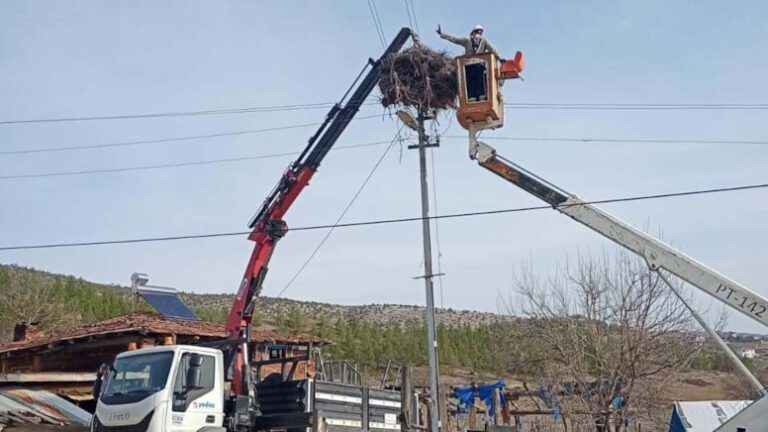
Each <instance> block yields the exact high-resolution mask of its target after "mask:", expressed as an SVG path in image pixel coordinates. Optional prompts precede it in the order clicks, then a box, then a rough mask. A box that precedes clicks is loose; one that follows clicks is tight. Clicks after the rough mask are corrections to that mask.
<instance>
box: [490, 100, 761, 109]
mask: <svg viewBox="0 0 768 432" xmlns="http://www.w3.org/2000/svg"><path fill="white" fill-rule="evenodd" d="M504 106H505V107H507V108H512V109H544V110H718V111H722V110H768V104H669V103H661V104H651V103H525V102H520V103H505V104H504Z"/></svg>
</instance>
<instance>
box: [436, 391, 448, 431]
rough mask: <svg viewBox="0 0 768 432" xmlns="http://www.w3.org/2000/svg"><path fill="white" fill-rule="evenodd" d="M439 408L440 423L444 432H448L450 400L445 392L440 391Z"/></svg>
mask: <svg viewBox="0 0 768 432" xmlns="http://www.w3.org/2000/svg"><path fill="white" fill-rule="evenodd" d="M437 403H438V407H440V423H441V426H442V427H441V429H442V431H443V432H447V431H449V430H450V429H448V399H447V398H446V394H445V391H444V390H442V389H441V390H440V392H439V399H438V400H437Z"/></svg>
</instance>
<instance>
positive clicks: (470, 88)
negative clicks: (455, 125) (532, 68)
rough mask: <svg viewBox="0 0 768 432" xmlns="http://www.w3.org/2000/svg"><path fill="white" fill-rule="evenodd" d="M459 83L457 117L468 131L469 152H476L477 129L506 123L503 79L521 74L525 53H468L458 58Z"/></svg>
mask: <svg viewBox="0 0 768 432" xmlns="http://www.w3.org/2000/svg"><path fill="white" fill-rule="evenodd" d="M456 66H457V72H456V73H457V74H458V83H459V109H458V110H457V111H456V117H457V119H458V121H459V124H461V126H462V127H463V128H464V129H466V130H468V131H469V141H470V149H469V156H470V158H473V159H474V156H475V154H476V152H477V143H476V141H477V133H478V132H479V131H481V130H483V129H496V128H500V127H502V126H504V94H503V93H502V91H501V85H502V82H503V81H504V80H506V79H515V78H520V73H521V72H522V71H523V68H524V67H525V59H524V58H523V53H521V52H520V51H518V52H517V53H516V54H515V57H514V58H513V59H512V60H506V61H500V60H499V58H498V57H497V56H496V54H494V53H490V52H489V53H482V54H475V55H465V56H460V57H457V58H456Z"/></svg>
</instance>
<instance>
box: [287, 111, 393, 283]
mask: <svg viewBox="0 0 768 432" xmlns="http://www.w3.org/2000/svg"><path fill="white" fill-rule="evenodd" d="M402 128H403V126H402V125H400V126H399V127H398V130H397V133H396V134H395V136H394V137H393V138H392V140H391V141H390V142H389V145H388V146H387V147H386V148H385V149H384V152H383V153H382V154H381V156H379V158H378V160H377V161H376V163H375V164H374V165H373V168H371V171H370V172H369V173H368V175H367V176H366V177H365V179H363V182H362V183H361V184H360V186H359V187H358V188H357V191H356V192H355V194H354V195H352V199H350V200H349V203H347V205H346V207H344V210H342V212H341V214H340V215H339V217H338V218H337V219H336V222H335V223H334V225H338V224H339V223H341V221H342V220H343V219H344V217H345V216H346V215H347V212H349V210H350V209H351V208H352V206H353V205H354V204H355V201H357V198H358V197H359V196H360V194H361V193H362V192H363V190H364V189H365V187H366V186H367V185H368V182H369V181H370V180H371V178H373V175H374V174H375V173H376V171H377V170H378V169H379V166H381V163H382V162H383V161H384V158H385V157H387V154H389V151H390V150H391V149H392V146H393V145H394V144H395V142H397V141H398V139H399V138H400V132H401V131H402ZM335 230H336V228H335V226H334V227H331V228H329V229H328V231H327V232H326V233H325V235H324V236H323V238H322V239H320V242H319V243H318V244H317V246H315V248H314V249H313V250H312V252H311V253H310V254H309V256H308V257H307V259H306V260H304V262H303V263H302V264H301V266H299V268H298V269H297V270H296V273H294V274H293V276H292V277H291V278H290V279H289V280H288V282H287V283H286V284H285V285H284V286H283V288H282V289H281V290H280V292H279V293H278V294H277V297H278V298H280V297H281V296H282V295H283V294H284V293H285V291H287V290H288V288H290V287H291V285H293V283H294V282H295V281H296V279H298V278H299V276H301V274H302V273H303V272H304V270H305V269H306V268H307V266H308V265H309V263H310V262H312V260H313V259H314V258H315V256H317V253H318V252H319V251H320V249H321V248H322V247H323V245H325V243H326V242H327V241H328V239H329V238H330V237H331V234H333V232H334V231H335Z"/></svg>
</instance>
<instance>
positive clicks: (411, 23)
mask: <svg viewBox="0 0 768 432" xmlns="http://www.w3.org/2000/svg"><path fill="white" fill-rule="evenodd" d="M403 1H405V12H406V13H407V14H408V24H410V26H411V28H413V18H411V9H410V7H409V6H408V0H403Z"/></svg>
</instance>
